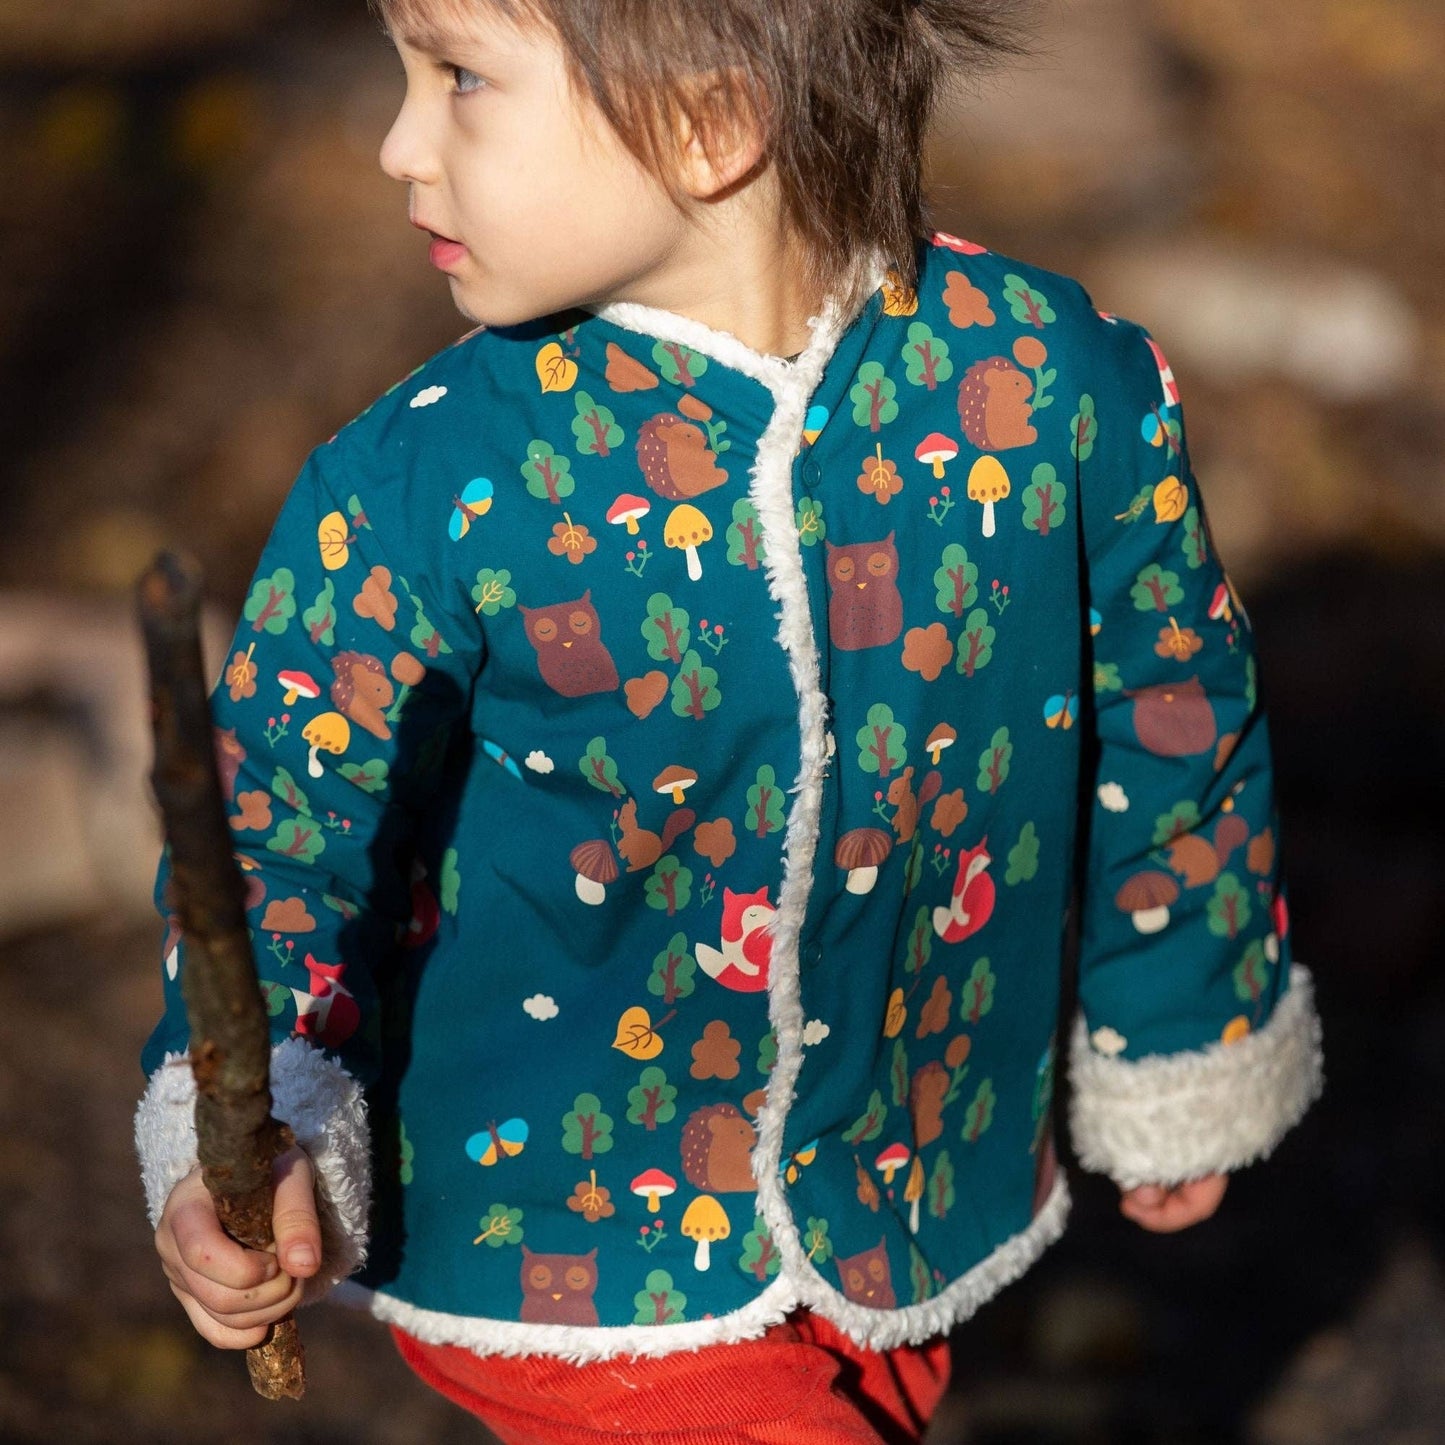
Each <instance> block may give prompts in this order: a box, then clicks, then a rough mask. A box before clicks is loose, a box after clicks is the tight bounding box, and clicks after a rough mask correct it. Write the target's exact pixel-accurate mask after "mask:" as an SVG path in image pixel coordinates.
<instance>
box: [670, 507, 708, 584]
mask: <svg viewBox="0 0 1445 1445" xmlns="http://www.w3.org/2000/svg"><path fill="white" fill-rule="evenodd" d="M711 536H712V523H711V522H709V521H708V519H707V518H706V517H705V516H703V514H702V513H701V512H699V511H698V509H697V508H696V507H694V506H693V505H692V504H691V503H690V502H682V503H681V504H679V505H678V506H676V507H674V508H673V509H672V511H670V512H669V513H668V514H667V521H666V522H665V523H664V524H663V529H662V540H663V541H664V542H665V543H666V544H667V545H668V546H669V547H679V548H681V549H682V550H683V551H684V552H686V553H687V575H688V576H689V577H691V578H692V580H693V581H694V582H700V581H701V580H702V562H701V561H700V560H699V558H698V555H697V549H698V548H699V547H700V546H702V544H703V543H704V542H706V541H707V540H708V538H709V537H711Z"/></svg>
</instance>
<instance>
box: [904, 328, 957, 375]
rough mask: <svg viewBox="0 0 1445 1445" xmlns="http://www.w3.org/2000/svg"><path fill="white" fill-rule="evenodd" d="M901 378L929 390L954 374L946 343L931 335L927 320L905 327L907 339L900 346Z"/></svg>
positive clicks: (931, 329) (940, 338)
mask: <svg viewBox="0 0 1445 1445" xmlns="http://www.w3.org/2000/svg"><path fill="white" fill-rule="evenodd" d="M903 365H904V375H905V376H906V377H907V378H908V380H909V382H910V383H911V384H912V385H914V386H926V387H927V388H928V389H929V391H934V390H936V389H937V387H938V384H939V383H940V382H943V381H947V380H948V379H949V377H951V376H952V375H953V362H952V361H950V360H949V358H948V343H947V342H946V341H945V340H944V339H943V338H942V337H941V336H935V335H934V334H933V328H932V327H931V326H929V325H928V323H927V322H926V321H915V322H913V324H912V325H911V326H909V328H908V340H907V341H906V342H905V343H904V345H903Z"/></svg>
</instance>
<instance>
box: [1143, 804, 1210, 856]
mask: <svg viewBox="0 0 1445 1445" xmlns="http://www.w3.org/2000/svg"><path fill="white" fill-rule="evenodd" d="M1198 826H1199V804H1198V803H1195V802H1194V801H1192V800H1191V799H1189V798H1185V799H1184V801H1183V802H1180V803H1175V805H1174V806H1173V807H1172V808H1170V810H1169V811H1168V812H1167V813H1160V814H1159V816H1158V817H1157V818H1155V819H1154V836H1153V838H1152V839H1151V840H1150V841H1151V842H1152V843H1153V845H1154V846H1155V847H1156V848H1167V847H1168V846H1169V844H1171V843H1172V842H1173V841H1174V840H1175V839H1176V838H1182V837H1183V836H1184V835H1185V834H1186V833H1192V832H1193V831H1194V830H1195V829H1196V828H1197V827H1198Z"/></svg>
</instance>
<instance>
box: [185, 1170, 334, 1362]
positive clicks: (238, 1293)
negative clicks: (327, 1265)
mask: <svg viewBox="0 0 1445 1445" xmlns="http://www.w3.org/2000/svg"><path fill="white" fill-rule="evenodd" d="M312 1181H313V1174H312V1168H311V1160H310V1158H309V1157H308V1156H307V1155H306V1153H305V1152H304V1151H303V1150H302V1149H301V1148H300V1147H299V1146H298V1147H296V1148H292V1149H288V1150H287V1151H286V1153H284V1154H282V1155H281V1156H280V1157H279V1158H278V1159H277V1160H276V1195H275V1201H274V1203H273V1205H272V1212H271V1226H272V1229H273V1231H274V1233H275V1236H276V1245H275V1252H274V1253H271V1252H268V1251H264V1250H255V1249H246V1248H244V1247H243V1246H241V1245H239V1244H237V1243H236V1241H235V1240H234V1239H232V1238H231V1237H230V1236H229V1235H228V1234H226V1233H225V1231H224V1230H222V1228H221V1225H220V1221H219V1220H218V1219H217V1218H216V1208H215V1205H214V1204H213V1203H212V1200H211V1195H210V1192H209V1191H208V1190H207V1188H206V1186H205V1184H204V1183H203V1182H202V1180H201V1168H200V1165H197V1166H196V1167H195V1168H194V1169H192V1170H191V1172H190V1173H189V1174H187V1175H186V1177H185V1178H184V1179H182V1180H181V1181H180V1182H179V1183H178V1184H177V1185H176V1187H175V1188H174V1189H172V1190H171V1192H170V1195H169V1197H168V1198H167V1199H166V1206H165V1209H164V1210H163V1211H162V1212H161V1222H160V1224H159V1225H157V1227H156V1251H157V1252H158V1253H159V1255H160V1257H161V1268H162V1270H163V1271H164V1273H165V1276H166V1278H167V1279H168V1280H169V1281H170V1283H171V1290H172V1292H173V1293H174V1294H175V1297H176V1298H177V1299H178V1300H180V1302H181V1304H182V1306H183V1307H184V1309H185V1311H186V1313H187V1314H188V1315H189V1316H190V1317H191V1323H192V1324H193V1325H194V1326H195V1327H196V1329H197V1330H198V1331H199V1332H200V1334H201V1336H202V1338H203V1339H207V1340H209V1341H210V1342H211V1344H213V1345H216V1346H218V1347H219V1348H221V1349H223V1350H244V1349H249V1348H250V1347H251V1346H252V1345H259V1344H260V1343H261V1341H262V1340H264V1339H265V1338H266V1331H267V1329H268V1328H269V1327H270V1325H271V1323H272V1322H273V1321H275V1320H279V1319H280V1318H281V1316H282V1315H284V1314H287V1313H288V1312H289V1311H291V1310H292V1309H294V1308H295V1307H296V1305H297V1303H298V1302H299V1301H300V1299H301V1288H302V1286H301V1282H302V1280H304V1279H307V1278H309V1277H310V1276H311V1275H313V1274H315V1273H316V1271H317V1270H318V1269H320V1268H321V1227H320V1225H319V1224H318V1223H317V1220H316V1195H315V1192H314V1187H313V1182H312ZM278 1258H279V1259H280V1261H281V1264H278V1263H277V1259H278ZM283 1267H284V1268H283Z"/></svg>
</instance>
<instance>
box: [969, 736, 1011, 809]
mask: <svg viewBox="0 0 1445 1445" xmlns="http://www.w3.org/2000/svg"><path fill="white" fill-rule="evenodd" d="M1013 755H1014V745H1013V744H1012V743H1011V742H1010V741H1009V735H1008V729H1007V728H1006V727H1005V728H995V729H994V734H993V736H992V737H991V738H990V739H989V742H988V746H987V747H986V748H985V749H984V750H983V751H982V752H981V753H980V754H979V755H978V777H977V778H976V779H975V780H974V786H975V787H979V788H983V789H984V790H985V791H987V792H988V793H989V794H990V796H992V794H994V793H996V792H998V790H999V789H1000V788H1001V787H1003V785H1004V783H1005V782H1006V781H1007V780H1008V769H1009V761H1010V759H1012V757H1013Z"/></svg>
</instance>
